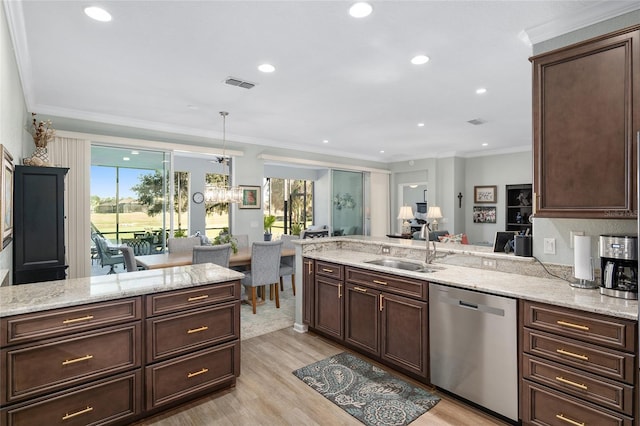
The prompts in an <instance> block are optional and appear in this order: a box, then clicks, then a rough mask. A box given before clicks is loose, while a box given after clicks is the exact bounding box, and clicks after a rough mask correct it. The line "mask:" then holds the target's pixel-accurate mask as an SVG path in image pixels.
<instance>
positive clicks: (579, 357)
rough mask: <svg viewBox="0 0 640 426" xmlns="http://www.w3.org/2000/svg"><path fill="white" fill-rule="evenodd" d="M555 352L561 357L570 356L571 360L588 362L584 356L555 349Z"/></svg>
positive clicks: (587, 358)
mask: <svg viewBox="0 0 640 426" xmlns="http://www.w3.org/2000/svg"><path fill="white" fill-rule="evenodd" d="M556 352H557V353H559V354H562V355H566V356H570V357H572V358H577V359H581V360H583V361H589V357H588V356H586V355H580V354H574V353H573V352H569V351H565V350H564V349H556Z"/></svg>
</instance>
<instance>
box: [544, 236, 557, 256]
mask: <svg viewBox="0 0 640 426" xmlns="http://www.w3.org/2000/svg"><path fill="white" fill-rule="evenodd" d="M544 254H556V239H555V238H545V239H544Z"/></svg>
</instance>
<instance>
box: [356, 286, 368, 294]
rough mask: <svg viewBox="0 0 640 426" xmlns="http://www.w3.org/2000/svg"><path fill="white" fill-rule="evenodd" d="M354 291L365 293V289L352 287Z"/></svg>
mask: <svg viewBox="0 0 640 426" xmlns="http://www.w3.org/2000/svg"><path fill="white" fill-rule="evenodd" d="M353 289H354V290H357V291H359V292H360V293H366V292H367V289H366V288H362V287H353Z"/></svg>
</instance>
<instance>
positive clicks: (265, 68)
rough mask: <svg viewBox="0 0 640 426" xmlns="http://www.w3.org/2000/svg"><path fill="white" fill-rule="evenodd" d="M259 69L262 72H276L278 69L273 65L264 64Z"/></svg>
mask: <svg viewBox="0 0 640 426" xmlns="http://www.w3.org/2000/svg"><path fill="white" fill-rule="evenodd" d="M258 69H259V70H260V71H262V72H274V71H275V70H276V67H274V66H273V65H271V64H262V65H259V66H258Z"/></svg>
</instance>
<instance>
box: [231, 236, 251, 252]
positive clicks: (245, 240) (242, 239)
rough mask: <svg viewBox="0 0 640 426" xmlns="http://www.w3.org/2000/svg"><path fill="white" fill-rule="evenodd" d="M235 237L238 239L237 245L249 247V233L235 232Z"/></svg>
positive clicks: (240, 247)
mask: <svg viewBox="0 0 640 426" xmlns="http://www.w3.org/2000/svg"><path fill="white" fill-rule="evenodd" d="M233 238H235V239H236V245H237V246H238V248H239V249H242V248H245V247H249V234H239V235H236V234H233Z"/></svg>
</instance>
